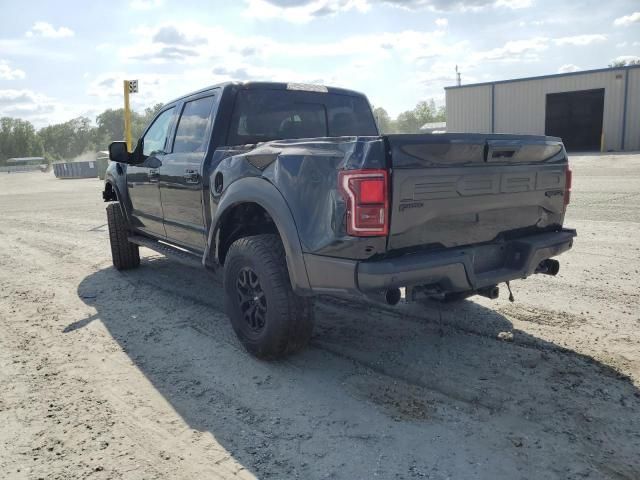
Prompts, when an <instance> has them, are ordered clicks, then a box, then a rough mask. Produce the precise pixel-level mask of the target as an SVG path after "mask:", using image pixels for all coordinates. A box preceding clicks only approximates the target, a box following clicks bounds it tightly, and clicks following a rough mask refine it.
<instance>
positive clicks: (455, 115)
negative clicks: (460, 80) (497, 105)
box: [446, 85, 491, 133]
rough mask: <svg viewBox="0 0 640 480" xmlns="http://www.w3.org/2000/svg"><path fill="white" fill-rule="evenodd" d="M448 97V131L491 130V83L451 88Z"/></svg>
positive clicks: (483, 131)
mask: <svg viewBox="0 0 640 480" xmlns="http://www.w3.org/2000/svg"><path fill="white" fill-rule="evenodd" d="M446 97H447V98H446V102H447V131H448V132H465V133H467V132H476V133H490V132H491V85H484V86H480V87H469V88H456V89H449V90H447V91H446ZM450 97H451V98H450Z"/></svg>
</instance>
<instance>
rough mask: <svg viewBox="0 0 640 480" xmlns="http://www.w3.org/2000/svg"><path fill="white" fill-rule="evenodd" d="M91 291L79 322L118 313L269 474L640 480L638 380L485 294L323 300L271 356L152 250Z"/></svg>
mask: <svg viewBox="0 0 640 480" xmlns="http://www.w3.org/2000/svg"><path fill="white" fill-rule="evenodd" d="M78 295H79V296H80V297H81V298H82V299H83V301H84V302H85V303H86V304H88V305H90V306H92V307H94V308H95V309H96V314H95V315H92V316H91V317H88V318H86V319H82V320H80V321H78V322H74V323H73V324H70V325H67V326H66V327H65V329H64V331H65V332H68V333H69V334H73V332H74V331H76V330H79V329H82V328H83V327H84V326H86V325H87V324H89V323H90V322H91V321H94V320H100V321H101V322H103V324H104V325H105V326H106V328H107V329H108V330H109V332H110V334H111V335H112V336H113V338H114V339H115V340H116V342H118V344H119V345H120V346H121V347H122V349H123V350H124V351H125V352H126V353H127V355H128V356H129V357H130V359H131V360H132V361H133V362H134V364H135V365H136V366H137V368H139V369H140V371H141V372H142V373H143V374H144V375H145V376H146V377H147V378H148V379H149V380H150V382H151V383H152V384H153V385H154V387H155V388H156V389H157V390H158V392H160V393H161V394H162V395H163V397H164V398H165V399H166V400H167V401H168V402H169V403H170V404H171V405H172V407H173V408H174V409H175V410H176V412H178V413H179V414H180V415H181V416H182V418H183V419H184V421H185V422H186V423H187V424H188V425H189V426H190V427H191V428H193V429H195V430H198V431H202V432H204V431H208V432H210V433H211V434H212V435H213V436H214V437H215V439H216V440H217V441H218V442H219V443H220V444H221V445H222V446H223V447H224V448H225V449H226V450H227V452H229V454H230V455H232V456H233V458H234V459H235V460H236V461H238V462H239V463H240V464H242V465H243V466H244V467H245V468H246V469H248V470H249V471H250V472H252V473H253V474H255V475H256V476H258V477H259V478H372V477H374V476H378V477H379V478H409V477H414V476H415V477H429V476H430V478H446V477H447V476H448V475H452V478H465V477H466V478H468V477H469V476H473V477H476V478H477V477H480V478H488V477H490V478H531V475H533V476H534V477H536V478H538V475H540V477H549V475H551V476H552V477H562V478H574V477H576V478H577V477H581V476H584V475H589V474H591V475H593V478H603V477H615V478H640V455H638V452H640V439H639V436H638V433H637V432H639V431H640V393H639V392H638V390H637V389H636V388H635V387H634V385H633V384H632V382H631V381H630V379H629V378H628V377H626V376H624V375H621V374H620V373H619V372H617V371H616V370H615V369H613V368H611V367H609V366H607V365H605V364H602V363H600V362H598V361H596V360H594V359H592V358H591V357H587V356H584V355H580V354H578V353H576V352H572V351H569V350H566V349H564V348H562V347H559V346H558V345H555V344H553V343H549V342H546V341H544V340H542V339H539V338H536V337H534V336H531V335H529V334H527V333H526V332H523V331H515V332H513V334H514V337H513V341H512V342H504V341H500V340H498V339H497V337H498V334H499V333H500V332H504V331H513V330H512V329H513V326H512V324H511V322H510V321H509V320H508V319H507V318H505V317H504V316H502V315H500V314H498V313H496V312H495V311H492V310H490V309H487V308H485V307H483V306H481V305H479V304H477V303H475V302H472V301H464V302H462V303H461V304H459V305H456V306H455V307H451V308H450V307H448V306H441V305H438V304H431V303H427V304H425V305H418V306H415V305H413V306H400V307H398V308H396V309H394V310H393V311H392V310H391V309H388V308H383V307H377V306H375V305H368V304H353V303H352V302H347V301H344V300H336V299H330V298H327V299H321V300H320V301H318V302H317V305H316V330H315V334H314V338H313V340H312V342H311V345H310V348H308V349H307V350H306V351H304V352H302V353H300V354H298V355H296V356H293V357H291V358H290V359H287V360H285V361H281V362H272V363H265V362H260V361H257V360H255V359H253V358H251V357H250V356H249V355H248V354H246V353H245V352H244V350H243V349H242V347H241V346H240V344H239V343H238V342H237V340H236V339H235V335H234V333H233V331H232V329H231V326H230V324H229V322H228V320H227V318H226V316H225V315H224V313H222V312H223V310H222V305H223V297H222V295H223V294H222V291H221V288H220V285H219V283H218V282H216V281H215V280H214V279H213V278H212V277H211V276H210V275H209V274H208V273H206V272H204V271H200V270H196V269H192V268H188V267H184V266H181V265H177V264H175V263H172V262H170V261H168V260H166V259H164V258H162V257H146V258H145V259H143V262H142V268H140V269H137V270H134V271H129V272H125V273H120V272H117V271H116V270H114V269H113V268H106V269H104V270H100V271H98V272H96V273H94V274H92V275H90V276H88V277H86V278H85V279H84V280H83V281H82V282H81V284H80V285H79V286H78ZM456 452H457V456H456ZM202 461H205V460H202ZM534 472H535V473H534Z"/></svg>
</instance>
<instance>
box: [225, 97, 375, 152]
mask: <svg viewBox="0 0 640 480" xmlns="http://www.w3.org/2000/svg"><path fill="white" fill-rule="evenodd" d="M377 134H378V132H377V129H376V126H375V122H374V120H373V115H372V114H371V110H370V108H369V104H368V103H367V101H366V100H365V99H364V98H363V97H356V96H349V95H338V94H331V93H316V92H299V91H289V90H266V89H265V90H241V91H240V92H238V96H237V98H236V103H235V107H234V111H233V115H232V117H231V128H230V131H229V139H228V140H229V142H228V143H229V144H230V145H243V144H247V143H259V142H268V141H270V140H281V139H286V138H313V137H340V136H368V135H377Z"/></svg>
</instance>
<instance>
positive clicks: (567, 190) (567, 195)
mask: <svg viewBox="0 0 640 480" xmlns="http://www.w3.org/2000/svg"><path fill="white" fill-rule="evenodd" d="M564 179H565V180H564V209H565V210H566V209H567V205H569V202H570V201H571V183H572V182H573V174H572V173H571V169H570V168H568V167H567V171H566V172H565V176H564Z"/></svg>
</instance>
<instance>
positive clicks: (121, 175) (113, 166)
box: [104, 162, 131, 224]
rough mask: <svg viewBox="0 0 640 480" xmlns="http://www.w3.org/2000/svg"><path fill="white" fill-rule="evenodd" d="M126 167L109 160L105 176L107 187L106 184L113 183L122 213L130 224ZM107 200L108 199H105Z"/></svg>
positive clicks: (112, 186)
mask: <svg viewBox="0 0 640 480" xmlns="http://www.w3.org/2000/svg"><path fill="white" fill-rule="evenodd" d="M125 168H126V167H123V166H122V165H119V164H117V163H115V162H109V166H108V167H107V171H106V173H105V177H104V184H105V188H106V185H107V184H109V185H111V188H112V189H113V190H114V191H115V192H116V198H117V199H118V205H120V210H122V215H123V216H124V218H125V221H126V222H127V224H130V215H129V213H130V212H131V201H130V200H129V195H128V192H127V177H126V170H125ZM105 201H106V200H105Z"/></svg>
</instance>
